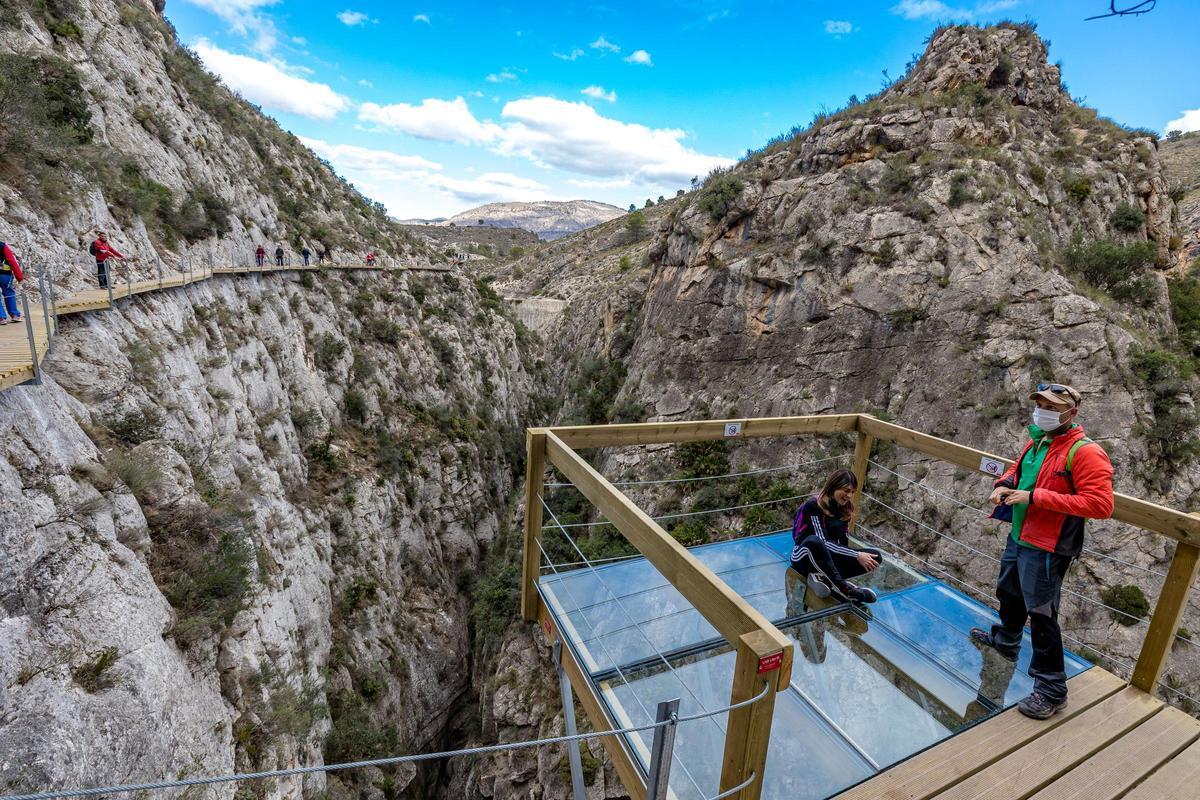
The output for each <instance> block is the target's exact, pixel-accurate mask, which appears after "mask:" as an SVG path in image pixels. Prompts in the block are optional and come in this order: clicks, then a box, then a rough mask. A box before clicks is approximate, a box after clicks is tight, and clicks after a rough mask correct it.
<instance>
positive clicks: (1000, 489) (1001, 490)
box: [988, 486, 1012, 506]
mask: <svg viewBox="0 0 1200 800" xmlns="http://www.w3.org/2000/svg"><path fill="white" fill-rule="evenodd" d="M1011 491H1012V489H1009V488H1008V487H1006V486H997V487H996V488H995V489H993V490H992V495H991V497H989V498H988V502H990V503H991V504H992V505H994V506H998V505H1000V504H1001V503H1003V502H1004V498H1005V497H1006V496H1007V495H1008V493H1009V492H1011Z"/></svg>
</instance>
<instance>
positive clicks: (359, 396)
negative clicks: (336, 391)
mask: <svg viewBox="0 0 1200 800" xmlns="http://www.w3.org/2000/svg"><path fill="white" fill-rule="evenodd" d="M342 407H343V408H344V409H345V411H346V417H347V418H349V419H351V420H353V421H354V422H359V423H361V422H366V421H367V396H366V395H364V394H363V393H362V392H360V391H359V390H358V389H348V390H346V395H345V397H343V398H342Z"/></svg>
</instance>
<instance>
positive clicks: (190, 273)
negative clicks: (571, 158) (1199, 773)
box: [0, 248, 451, 390]
mask: <svg viewBox="0 0 1200 800" xmlns="http://www.w3.org/2000/svg"><path fill="white" fill-rule="evenodd" d="M242 255H244V257H241V258H239V254H238V253H237V252H236V251H235V250H234V249H233V248H230V250H229V262H228V264H227V265H226V266H218V264H217V261H216V256H215V255H214V254H213V253H212V252H209V253H207V254H205V256H203V257H196V256H191V255H185V256H183V257H182V259H181V260H180V263H179V268H178V271H176V272H174V273H173V274H171V273H164V270H163V264H162V260H161V259H160V258H159V257H158V255H157V254H155V256H154V259H153V265H154V270H153V272H154V277H152V278H146V279H135V274H134V269H135V264H141V265H143V266H144V262H137V261H135V260H133V259H131V260H130V261H129V262H121V263H120V264H119V265H117V263H116V262H114V261H111V260H110V261H109V262H108V272H107V274H106V278H107V281H106V283H107V286H106V287H104V288H98V289H86V290H82V291H78V292H75V293H73V294H70V295H64V296H63V297H61V298H60V297H59V296H58V295H59V292H58V289H57V287H56V286H55V283H54V276H53V273H52V272H51V271H50V269H49V268H48V266H47V265H46V264H41V265H40V268H39V265H38V264H36V263H35V262H34V260H33V259H31V258H26V259H25V264H26V269H25V273H26V279H25V281H24V282H22V283H21V284H18V286H17V287H16V292H17V302H18V306H19V307H20V309H21V314H22V316H23V318H24V321H23V323H22V324H20V325H7V326H2V327H0V390H3V389H7V388H9V387H12V386H19V385H21V384H24V383H32V384H38V383H41V378H42V361H43V360H44V359H45V358H46V356H47V355H48V354H49V353H50V350H51V349H52V348H53V346H54V337H55V336H57V335H58V317H59V315H66V314H79V313H83V312H87V311H102V310H105V309H110V308H113V307H115V305H116V302H117V301H118V300H124V299H128V298H132V297H133V296H135V295H139V294H145V293H148V292H158V291H163V290H165V289H172V288H179V287H185V286H191V285H192V284H195V283H200V282H203V281H207V280H211V279H212V278H213V277H215V276H218V275H247V274H255V273H259V274H266V273H272V272H289V271H294V272H303V271H312V272H317V271H321V270H339V271H357V270H362V271H381V270H389V271H390V270H420V271H432V272H449V271H451V270H450V269H449V268H447V267H443V266H428V267H426V266H423V265H422V266H418V265H402V264H398V263H396V262H395V261H393V260H392V259H391V258H385V257H379V258H377V259H376V261H375V263H374V264H372V265H370V266H368V265H367V264H366V263H365V262H361V263H352V264H351V263H340V264H335V263H332V262H330V261H328V260H327V261H326V262H325V263H323V264H318V263H317V261H316V259H315V258H310V259H309V264H308V265H305V264H304V263H303V258H301V257H299V256H293V254H291V253H285V256H284V265H283V266H278V265H276V264H275V263H274V259H273V258H272V259H268V260H265V261H264V263H263V265H262V266H259V265H257V264H255V263H254V255H253V253H252V252H247V253H245V254H242ZM35 275H36V282H35V281H34V276H35ZM88 275H89V276H94V275H95V271H94V268H93V267H91V266H90V265H89V267H88ZM35 286H36V294H35V293H34V292H35V289H34V287H35Z"/></svg>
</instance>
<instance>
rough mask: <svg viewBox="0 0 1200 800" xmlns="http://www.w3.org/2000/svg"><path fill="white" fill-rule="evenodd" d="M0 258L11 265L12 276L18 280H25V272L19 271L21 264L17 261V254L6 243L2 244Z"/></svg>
mask: <svg viewBox="0 0 1200 800" xmlns="http://www.w3.org/2000/svg"><path fill="white" fill-rule="evenodd" d="M0 259H3V260H4V262H5V263H6V264H8V266H10V267H12V271H13V277H14V278H16V279H17V280H19V281H23V280H25V273H23V272H21V265H20V263H19V262H18V261H17V256H16V254H14V253H13V251H12V248H10V247H9V246H8V245H7V244H6V245H4V252H3V253H0Z"/></svg>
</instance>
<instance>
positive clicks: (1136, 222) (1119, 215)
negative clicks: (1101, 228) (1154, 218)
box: [1109, 203, 1146, 233]
mask: <svg viewBox="0 0 1200 800" xmlns="http://www.w3.org/2000/svg"><path fill="white" fill-rule="evenodd" d="M1145 223H1146V215H1145V213H1143V212H1142V210H1141V209H1140V208H1138V207H1137V206H1135V205H1132V204H1131V203H1121V204H1119V205H1118V206H1117V207H1116V209H1115V210H1114V211H1113V213H1112V216H1111V217H1109V224H1110V225H1112V226H1113V228H1115V229H1116V230H1119V231H1122V232H1123V233H1136V232H1137V231H1140V230H1141V229H1142V225H1144V224H1145Z"/></svg>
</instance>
